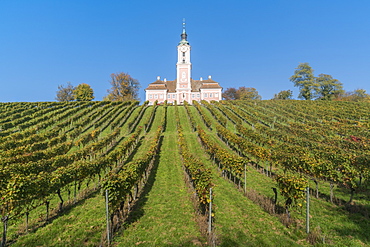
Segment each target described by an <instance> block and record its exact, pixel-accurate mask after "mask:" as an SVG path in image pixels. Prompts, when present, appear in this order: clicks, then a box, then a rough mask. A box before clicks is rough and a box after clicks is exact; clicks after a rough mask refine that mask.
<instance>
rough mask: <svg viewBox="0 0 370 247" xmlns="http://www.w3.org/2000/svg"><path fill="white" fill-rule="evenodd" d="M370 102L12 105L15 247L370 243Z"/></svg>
mask: <svg viewBox="0 0 370 247" xmlns="http://www.w3.org/2000/svg"><path fill="white" fill-rule="evenodd" d="M369 165H370V104H369V103H364V102H335V101H295V100H267V101H262V100H260V101H221V102H212V103H208V102H206V101H202V102H196V101H194V102H193V104H188V103H187V102H185V104H184V105H176V104H175V105H167V104H164V105H155V106H150V105H148V104H147V102H145V103H144V104H143V105H139V103H138V102H136V101H130V102H110V101H101V102H98V101H96V102H67V103H61V102H37V103H0V187H1V188H0V212H1V220H2V221H1V223H2V241H1V243H2V246H8V245H9V246H108V245H110V246H136V245H138V246H277V243H278V245H279V246H310V245H319V246H326V245H328V246H330V245H335V246H366V245H370V235H369V234H368V232H369V230H370V221H369V215H370V202H369V201H370V191H369V188H370V187H369V186H370V184H369V181H370V166H369Z"/></svg>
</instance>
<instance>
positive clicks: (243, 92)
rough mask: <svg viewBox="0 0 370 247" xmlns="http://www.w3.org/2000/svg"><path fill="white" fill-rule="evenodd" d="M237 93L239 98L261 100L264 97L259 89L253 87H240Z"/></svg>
mask: <svg viewBox="0 0 370 247" xmlns="http://www.w3.org/2000/svg"><path fill="white" fill-rule="evenodd" d="M236 94H237V98H238V99H241V100H260V99H262V97H261V95H259V94H258V91H257V90H256V89H255V88H253V87H239V89H238V91H237V93H236Z"/></svg>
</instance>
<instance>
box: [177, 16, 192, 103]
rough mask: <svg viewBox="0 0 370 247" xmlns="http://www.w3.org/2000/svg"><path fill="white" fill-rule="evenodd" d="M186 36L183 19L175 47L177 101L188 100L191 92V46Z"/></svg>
mask: <svg viewBox="0 0 370 247" xmlns="http://www.w3.org/2000/svg"><path fill="white" fill-rule="evenodd" d="M187 37H188V35H187V34H186V28H185V19H184V20H183V23H182V33H181V41H180V43H179V45H178V46H177V63H176V70H177V71H176V72H177V73H176V75H177V82H176V92H178V95H179V98H178V99H179V101H180V102H183V101H184V100H186V101H188V102H189V100H190V92H191V81H190V79H191V62H190V50H191V46H190V45H189V42H188V40H187Z"/></svg>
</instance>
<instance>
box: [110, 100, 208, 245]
mask: <svg viewBox="0 0 370 247" xmlns="http://www.w3.org/2000/svg"><path fill="white" fill-rule="evenodd" d="M173 110H174V108H173V107H169V108H168V115H171V114H174V112H173ZM152 131H153V130H152ZM176 135H177V133H176V125H175V121H174V118H172V117H169V118H168V120H167V129H166V131H165V132H164V134H163V142H162V146H161V150H160V153H159V159H158V162H157V167H155V168H156V169H155V168H154V170H153V172H152V174H151V177H150V178H149V181H148V185H147V188H146V190H145V191H144V194H143V196H142V197H141V199H139V201H138V202H137V208H136V209H135V211H134V212H133V215H132V217H131V223H129V224H128V225H127V227H126V229H124V230H123V231H122V232H121V233H119V234H117V235H118V236H116V237H115V238H114V243H113V245H115V246H196V245H201V244H202V242H204V240H203V238H202V236H201V234H200V232H199V229H198V226H197V223H196V221H195V217H196V216H195V214H194V208H193V206H192V203H191V201H190V194H189V192H188V188H187V186H186V185H185V182H184V177H183V170H182V167H181V160H180V155H179V152H178V148H177V138H176Z"/></svg>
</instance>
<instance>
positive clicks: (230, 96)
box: [222, 87, 237, 100]
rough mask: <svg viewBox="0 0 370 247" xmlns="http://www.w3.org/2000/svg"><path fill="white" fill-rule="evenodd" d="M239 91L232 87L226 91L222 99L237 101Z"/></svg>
mask: <svg viewBox="0 0 370 247" xmlns="http://www.w3.org/2000/svg"><path fill="white" fill-rule="evenodd" d="M236 92H237V90H236V89H235V88H233V87H230V88H228V89H226V91H225V92H224V93H223V94H222V97H223V98H224V99H225V100H235V99H236V97H237V93H236Z"/></svg>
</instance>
